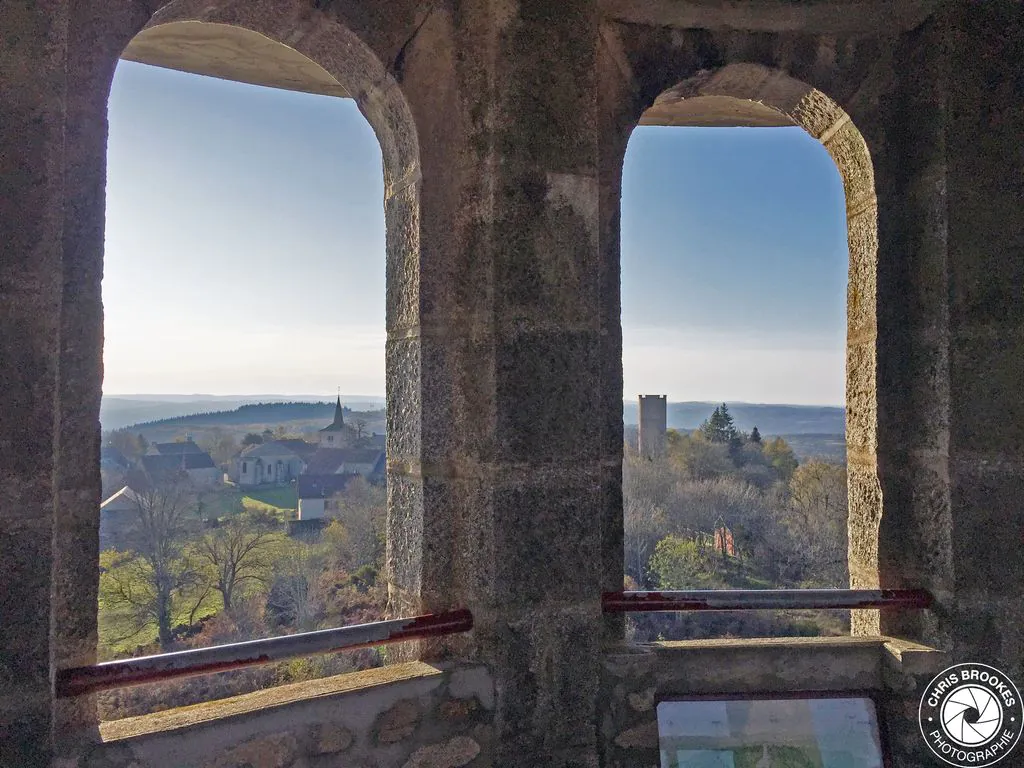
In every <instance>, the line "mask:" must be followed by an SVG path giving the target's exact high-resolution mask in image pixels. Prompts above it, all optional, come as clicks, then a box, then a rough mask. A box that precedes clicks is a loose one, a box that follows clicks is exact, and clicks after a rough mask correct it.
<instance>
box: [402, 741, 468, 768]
mask: <svg viewBox="0 0 1024 768" xmlns="http://www.w3.org/2000/svg"><path fill="white" fill-rule="evenodd" d="M479 754H480V745H479V744H477V743H476V742H475V741H474V740H473V739H471V738H469V737H468V736H456V737H455V738H454V739H451V740H450V741H446V742H444V743H443V744H431V745H430V746H426V747H420V748H419V749H417V750H416V751H415V752H413V753H412V757H410V758H409V760H408V761H407V762H406V763H405V765H404V767H403V768H461V766H463V765H469V763H470V762H472V760H473V758H475V757H476V756H477V755H479Z"/></svg>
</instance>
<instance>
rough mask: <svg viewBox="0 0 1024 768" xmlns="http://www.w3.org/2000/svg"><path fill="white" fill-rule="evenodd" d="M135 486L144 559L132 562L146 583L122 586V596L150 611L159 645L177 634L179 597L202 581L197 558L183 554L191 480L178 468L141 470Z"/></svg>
mask: <svg viewBox="0 0 1024 768" xmlns="http://www.w3.org/2000/svg"><path fill="white" fill-rule="evenodd" d="M131 487H132V491H133V494H132V495H133V499H134V505H135V513H136V516H137V519H136V523H137V525H138V532H139V536H138V542H139V555H140V557H141V559H142V560H143V561H144V562H142V563H137V564H135V565H134V566H133V567H132V569H131V575H133V576H134V577H135V578H137V579H138V580H139V581H140V582H141V583H143V584H144V585H145V586H144V588H143V589H141V591H140V589H139V588H138V587H136V589H135V590H134V592H131V591H122V592H121V596H122V598H123V599H124V600H125V601H127V602H129V603H132V602H133V601H134V605H135V607H136V609H137V610H138V612H139V613H138V615H139V616H140V617H141V616H144V615H145V616H149V617H151V619H152V620H153V621H154V622H155V623H156V627H157V638H158V640H159V641H160V647H161V648H167V647H169V646H170V644H171V642H172V640H173V634H172V630H173V619H174V607H175V606H174V600H175V598H176V597H178V596H183V595H184V593H185V592H188V591H191V589H192V588H195V587H197V586H198V578H197V573H196V569H195V567H194V564H193V563H190V562H189V561H188V559H187V558H185V557H184V548H185V542H186V538H187V535H188V529H189V523H190V522H191V521H190V513H191V512H192V508H193V506H194V494H193V489H192V483H191V482H190V480H189V477H188V475H186V474H185V473H184V472H179V473H174V474H168V475H164V476H161V477H159V478H150V477H146V478H143V477H139V476H136V477H134V478H133V480H132V485H131ZM207 595H208V592H206V591H203V590H199V594H198V596H197V597H195V599H194V600H193V606H192V607H191V609H190V611H189V615H190V617H192V618H194V616H195V613H196V611H197V610H198V609H199V606H200V605H201V604H202V602H203V600H204V599H205V598H206V596H207ZM136 597H138V598H139V599H138V600H135V598H136Z"/></svg>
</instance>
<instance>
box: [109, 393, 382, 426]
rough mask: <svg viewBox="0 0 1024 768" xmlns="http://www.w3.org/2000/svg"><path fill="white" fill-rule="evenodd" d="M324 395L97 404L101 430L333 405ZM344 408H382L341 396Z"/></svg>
mask: <svg viewBox="0 0 1024 768" xmlns="http://www.w3.org/2000/svg"><path fill="white" fill-rule="evenodd" d="M333 400H334V397H328V396H326V395H295V396H287V395H104V396H103V400H102V402H101V403H100V424H101V425H102V427H103V429H120V428H121V427H128V426H131V425H133V424H148V423H152V422H156V421H161V420H164V419H171V418H176V417H179V416H189V415H192V414H197V413H214V412H229V411H233V410H234V409H236V408H239V407H240V406H243V405H251V404H257V403H282V402H303V403H324V402H333ZM342 402H343V403H344V404H345V406H346V407H348V408H351V409H352V410H356V411H373V410H377V409H379V408H383V407H384V398H382V397H372V396H364V395H358V396H349V395H342Z"/></svg>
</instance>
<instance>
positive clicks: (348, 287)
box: [98, 24, 395, 720]
mask: <svg viewBox="0 0 1024 768" xmlns="http://www.w3.org/2000/svg"><path fill="white" fill-rule="evenodd" d="M186 26H187V27H188V34H190V35H194V37H193V38H192V39H191V42H190V43H189V44H181V45H178V44H176V45H175V46H171V47H168V48H166V49H162V48H161V47H160V45H159V44H157V43H158V42H159V41H157V42H154V39H153V36H152V35H150V36H149V37H147V34H148V33H149V31H150V30H147V31H146V32H143V33H142V34H140V35H139V37H138V38H136V40H137V41H140V44H139V45H133V47H130V48H129V51H128V52H127V53H126V57H132V58H139V59H143V60H146V59H148V60H160V62H161V63H164V64H167V65H168V66H171V67H176V68H180V69H185V70H190V71H196V62H197V61H199V62H200V64H201V66H199V69H202V70H203V71H206V72H209V73H210V74H214V75H218V76H221V77H224V78H228V79H220V77H205V76H200V75H195V74H187V73H186V72H183V71H174V69H167V68H163V67H154V66H147V65H145V64H140V63H134V62H132V61H122V62H121V63H120V64H119V66H118V70H117V74H116V76H115V79H114V83H113V88H112V91H111V95H110V101H109V117H110V140H109V149H108V189H107V228H106V249H105V273H104V283H103V293H104V304H105V312H106V317H105V332H106V342H105V357H104V364H105V382H104V401H103V409H102V428H103V451H102V466H101V473H102V482H103V498H104V501H103V504H102V507H101V510H100V549H101V554H100V571H101V574H100V585H99V612H98V629H99V633H98V658H99V660H100V661H105V660H111V659H119V658H126V657H131V656H139V655H148V654H153V653H166V652H170V651H178V650H185V649H189V648H200V647H206V646H210V645H220V644H225V643H232V642H239V641H245V640H253V639H259V638H264V637H271V636H276V635H285V634H293V633H296V632H304V631H312V630H317V629H324V628H330V627H337V626H345V625H351V624H360V623H365V622H368V621H377V620H381V619H383V618H384V617H385V612H386V605H385V604H386V600H387V587H386V579H385V577H384V573H383V571H384V561H385V552H384V549H385V529H386V497H387V481H386V462H385V451H386V446H385V442H386V438H385V424H386V418H385V400H384V395H385V370H384V368H385V359H384V358H385V355H384V347H385V324H384V316H385V306H384V304H385V223H384V220H385V212H384V208H383V207H382V205H381V200H382V199H383V198H385V190H384V175H383V174H382V173H381V168H382V150H381V145H380V144H379V143H378V140H377V138H376V137H375V135H374V130H373V129H372V128H371V127H370V125H369V124H368V123H367V120H366V119H365V117H364V116H363V114H361V109H360V107H358V106H357V105H356V103H355V102H354V101H353V100H352V99H350V98H343V97H344V96H346V95H347V94H346V92H345V91H344V89H343V88H341V86H340V85H339V84H338V82H337V81H336V80H334V78H333V77H332V76H330V75H329V74H328V73H327V72H326V71H324V70H322V69H320V67H319V66H318V65H316V64H314V63H313V62H312V61H310V60H308V59H306V58H305V57H303V56H302V55H301V54H297V53H296V52H295V51H292V50H291V49H284V47H283V46H280V45H279V44H277V43H274V42H273V41H271V40H269V39H267V38H265V37H263V36H262V35H258V34H256V33H254V32H249V31H248V30H244V29H241V28H235V27H227V26H226V25H222V24H186ZM225 30H229V31H228V32H225ZM171 34H177V33H175V32H172V33H171ZM211 34H212V35H214V36H215V37H217V36H220V37H219V38H218V39H219V40H220V42H221V48H220V49H218V48H217V47H216V46H214V47H212V48H204V47H203V46H205V45H207V44H209V43H211V40H209V39H207V38H208V37H209V36H210V35H211ZM225 35H226V37H225ZM179 42H180V41H179ZM224 46H227V47H228V48H231V47H232V46H234V47H235V48H237V49H238V50H240V51H244V50H248V49H247V48H246V46H256V48H257V49H258V50H256V51H255V53H253V55H252V56H249V57H248V58H246V56H225V57H224V58H223V60H219V59H218V55H219V54H218V50H221V52H223V51H222V49H223V48H224ZM261 46H262V47H261ZM267 46H276V47H277V48H279V49H284V50H285V51H286V52H287V56H289V57H290V58H289V59H288V62H290V63H289V65H288V67H284V68H277V69H273V68H270V71H271V72H272V74H273V77H272V78H271V79H270V80H269V81H257V82H262V83H263V85H253V84H247V83H246V82H234V81H233V80H243V81H247V82H248V83H252V82H254V80H253V79H252V78H251V77H249V75H250V74H251V73H250V72H247V71H245V66H246V62H247V61H248V62H249V63H250V64H251V63H253V62H257V63H258V62H259V61H260V60H261V57H262V61H264V62H265V61H266V60H267V59H266V56H268V55H271V54H268V53H267V52H266V51H264V50H263V49H264V48H266V47H267ZM168 51H170V52H171V53H173V54H174V55H176V56H179V57H183V58H182V60H181V61H178V60H173V61H166V60H162V59H161V56H165V57H166V55H168V53H167V52H168ZM261 51H262V53H261ZM250 53H252V51H250ZM273 55H277V54H276V53H274V54H273ZM204 57H205V58H204ZM229 65H230V67H234V68H235V69H230V67H229V69H228V70H223V67H224V66H229ZM275 78H276V79H275ZM265 86H275V87H265ZM300 86H302V87H300ZM302 91H306V92H302ZM365 106H366V105H365V104H364V105H363V107H364V108H365ZM386 162H387V159H386V158H385V164H386ZM390 170H391V171H392V172H394V171H395V169H394V168H391V169H390ZM196 393H204V394H196ZM384 660H385V659H384V655H383V653H382V652H380V651H379V650H377V649H373V648H370V649H363V650H359V651H354V652H350V653H340V654H331V655H325V656H314V657H308V658H298V659H295V660H292V661H289V662H282V663H280V664H274V665H269V666H262V667H256V668H252V669H246V670H240V671H237V672H227V673H222V674H217V675H212V676H204V677H198V678H188V679H184V680H178V681H172V682H168V683H158V684H154V685H146V686H140V687H136V688H130V689H115V690H110V691H104V692H101V693H100V694H99V695H98V703H99V715H100V719H101V720H111V719H117V718H121V717H127V716H132V715H138V714H144V713H147V712H151V711H155V710H161V709H166V708H169V707H177V706H182V705H187V704H192V703H196V702H199V701H207V700H210V699H214V698H223V697H225V696H229V695H234V694H237V693H242V692H247V691H251V690H256V689H260V688H265V687H268V686H270V685H275V684H279V683H285V682H296V681H301V680H305V679H311V678H314V677H321V676H324V675H329V674H337V673H340V672H347V671H351V670H355V669H363V668H368V667H372V666H379V665H380V664H382V663H384Z"/></svg>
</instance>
